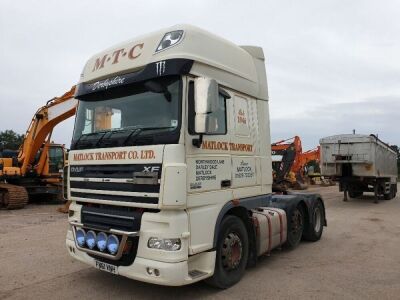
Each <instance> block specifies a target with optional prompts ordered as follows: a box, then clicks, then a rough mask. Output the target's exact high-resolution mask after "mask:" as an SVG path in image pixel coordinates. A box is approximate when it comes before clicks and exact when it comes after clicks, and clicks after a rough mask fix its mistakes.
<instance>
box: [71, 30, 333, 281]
mask: <svg viewBox="0 0 400 300" xmlns="http://www.w3.org/2000/svg"><path fill="white" fill-rule="evenodd" d="M75 98H77V99H78V100H79V104H78V110H77V114H76V120H75V128H74V133H73V138H72V144H71V151H70V153H69V164H68V167H67V168H66V169H65V176H66V177H65V178H67V180H66V185H65V188H66V191H65V193H66V195H67V198H68V200H70V201H71V205H70V207H69V217H68V220H69V228H68V231H67V236H66V245H67V249H68V252H69V253H70V255H71V256H72V257H73V258H75V259H77V260H79V261H81V262H84V263H86V264H89V265H91V266H93V267H95V268H98V269H100V270H103V271H107V272H111V273H114V274H119V275H122V276H126V277H129V278H132V279H136V280H140V281H145V282H149V283H154V284H160V285H169V286H180V285H186V284H191V283H194V282H197V281H200V280H204V279H206V280H207V282H208V283H210V284H211V285H213V286H216V287H219V288H227V287H229V286H232V285H233V284H235V283H237V282H238V281H239V280H240V279H241V278H242V276H243V275H244V272H245V269H246V267H250V266H254V265H255V264H256V263H257V257H258V256H260V255H264V254H269V253H270V252H271V250H272V249H274V248H277V247H281V246H287V247H289V248H294V247H295V246H297V244H298V243H299V242H300V240H302V239H305V240H310V241H317V240H319V239H320V237H321V234H322V231H323V226H326V218H325V208H324V203H323V200H322V199H321V197H320V196H319V195H316V194H287V195H275V194H273V193H272V190H271V188H272V163H271V141H270V129H269V109H268V92H267V78H266V72H265V65H264V54H263V50H262V49H261V48H259V47H254V46H237V45H235V44H233V43H231V42H229V41H226V40H224V39H222V38H220V37H217V36H215V35H213V34H210V33H208V32H206V31H203V30H201V29H198V28H196V27H193V26H189V25H178V26H174V27H172V28H167V29H165V30H160V31H158V32H154V33H151V34H148V35H144V36H141V37H139V38H137V39H134V40H131V41H127V42H125V43H122V44H119V45H117V46H115V47H112V48H109V49H107V50H105V51H103V52H101V53H98V54H96V55H95V56H93V57H92V58H91V59H89V61H88V62H87V63H86V65H85V67H84V69H83V72H82V74H81V77H80V81H79V82H78V84H77V87H76V93H75Z"/></svg>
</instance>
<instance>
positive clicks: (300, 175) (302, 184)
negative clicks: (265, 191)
mask: <svg viewBox="0 0 400 300" xmlns="http://www.w3.org/2000/svg"><path fill="white" fill-rule="evenodd" d="M271 151H272V157H273V161H272V168H273V172H274V174H273V177H274V185H275V188H276V189H277V190H281V189H287V188H288V187H290V188H294V189H305V188H307V185H306V178H305V177H306V176H305V173H306V172H305V169H306V166H307V164H308V163H309V162H310V161H313V160H314V161H316V162H317V163H319V160H320V149H319V147H317V148H315V149H312V150H308V151H306V152H303V148H302V145H301V139H300V137H298V136H294V137H292V138H289V139H286V140H281V141H278V142H276V143H273V144H272V145H271ZM276 157H278V158H277V159H274V158H276Z"/></svg>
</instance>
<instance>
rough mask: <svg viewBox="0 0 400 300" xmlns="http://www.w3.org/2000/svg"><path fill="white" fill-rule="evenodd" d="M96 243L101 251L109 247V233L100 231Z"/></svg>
mask: <svg viewBox="0 0 400 300" xmlns="http://www.w3.org/2000/svg"><path fill="white" fill-rule="evenodd" d="M96 245H97V248H98V249H99V250H100V251H104V250H105V249H106V247H107V234H105V233H104V232H99V233H98V234H97V238H96Z"/></svg>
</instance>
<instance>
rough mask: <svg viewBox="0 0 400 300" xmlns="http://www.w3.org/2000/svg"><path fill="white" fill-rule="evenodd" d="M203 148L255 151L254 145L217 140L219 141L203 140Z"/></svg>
mask: <svg viewBox="0 0 400 300" xmlns="http://www.w3.org/2000/svg"><path fill="white" fill-rule="evenodd" d="M201 149H206V150H225V151H228V150H231V151H241V152H253V145H250V144H238V143H228V142H217V141H203V143H202V144H201Z"/></svg>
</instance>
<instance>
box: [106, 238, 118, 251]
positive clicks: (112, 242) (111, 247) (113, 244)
mask: <svg viewBox="0 0 400 300" xmlns="http://www.w3.org/2000/svg"><path fill="white" fill-rule="evenodd" d="M118 248H119V240H118V237H117V236H116V235H114V234H112V235H110V236H109V237H108V239H107V250H108V252H110V253H111V254H113V255H114V254H116V253H117V252H118Z"/></svg>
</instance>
